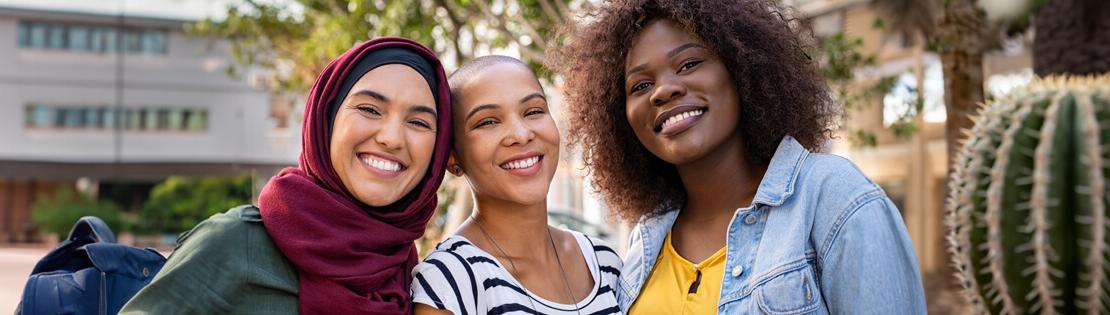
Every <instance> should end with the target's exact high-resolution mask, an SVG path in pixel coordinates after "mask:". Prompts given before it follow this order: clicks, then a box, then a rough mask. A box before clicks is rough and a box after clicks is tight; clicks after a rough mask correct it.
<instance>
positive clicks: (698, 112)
mask: <svg viewBox="0 0 1110 315" xmlns="http://www.w3.org/2000/svg"><path fill="white" fill-rule="evenodd" d="M704 113H705V111H704V110H700V109H697V110H692V111H688V112H684V113H681V114H678V115H674V116H671V118H667V120H666V121H664V122H663V128H667V127H669V126H670V125H673V124H675V123H677V122H680V121H683V120H685V119H687V118H691V117H697V116H701V114H704Z"/></svg>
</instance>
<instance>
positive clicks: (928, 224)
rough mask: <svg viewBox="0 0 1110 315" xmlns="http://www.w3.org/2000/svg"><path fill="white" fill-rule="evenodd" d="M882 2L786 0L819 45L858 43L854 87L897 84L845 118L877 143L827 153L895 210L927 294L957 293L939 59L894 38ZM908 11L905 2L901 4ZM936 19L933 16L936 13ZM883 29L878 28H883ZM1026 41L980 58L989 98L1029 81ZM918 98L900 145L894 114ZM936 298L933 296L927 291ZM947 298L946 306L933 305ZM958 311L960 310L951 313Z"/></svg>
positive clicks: (914, 41) (900, 36)
mask: <svg viewBox="0 0 1110 315" xmlns="http://www.w3.org/2000/svg"><path fill="white" fill-rule="evenodd" d="M880 1H885V0H793V1H788V2H792V4H793V5H794V6H795V7H796V8H798V9H799V11H801V13H803V14H804V15H805V16H807V21H806V23H807V25H808V26H810V27H811V28H812V29H813V32H814V35H816V36H817V37H818V38H827V37H829V36H832V35H834V34H836V33H843V34H845V35H847V36H849V37H853V38H860V39H862V40H863V46H862V48H861V51H862V52H863V53H866V54H871V55H874V56H875V58H876V61H877V64H876V65H875V66H874V67H870V68H869V69H864V70H862V71H859V72H858V73H857V74H856V77H857V81H858V82H860V83H861V84H868V83H870V82H874V81H875V80H877V79H878V78H880V77H882V76H892V77H894V78H895V79H896V82H895V85H894V88H893V89H892V91H890V92H889V93H888V94H886V95H884V96H882V97H878V98H874V99H870V100H869V101H868V102H870V103H869V104H865V105H863V106H861V107H859V108H855V109H851V110H848V114H849V115H848V118H847V120H846V121H847V123H846V124H847V127H849V128H859V129H864V130H867V131H870V132H872V133H874V135H875V136H876V138H875V140H876V145H875V146H871V147H866V146H857V145H852V144H851V143H849V141H847V139H850V138H851V136H850V135H848V134H846V133H845V134H841V135H840V136H839V137H838V139H836V141H835V143H834V144H833V145H832V151H833V153H834V154H838V155H841V156H844V157H847V158H849V159H851V160H852V161H853V162H854V163H855V164H856V165H858V166H859V167H860V169H861V170H862V171H863V172H864V173H865V174H867V176H868V177H870V178H871V179H872V180H874V181H875V182H876V183H878V184H879V185H880V186H882V187H883V189H884V190H885V191H886V193H887V195H888V196H890V198H891V199H892V200H893V201H894V203H895V204H896V205H897V206H898V208H899V210H901V212H902V215H903V218H904V220H905V223H906V227H907V229H908V230H909V234H910V237H911V238H912V239H913V245H914V248H915V249H916V251H917V256H918V263H919V265H920V268H921V271H922V274H923V275H924V276H925V282H926V288H927V291H930V289H929V288H930V286H931V285H932V284H931V283H933V282H936V281H938V280H939V282H940V283H941V284H939V285H937V286H941V287H940V288H938V289H937V290H940V291H944V290H948V291H949V292H951V290H952V289H954V288H956V287H957V286H956V285H955V284H950V283H948V282H946V281H944V280H951V278H952V277H951V272H950V270H946V268H949V266H950V258H949V256H948V253H947V252H946V246H947V243H946V241H945V236H946V235H947V232H948V231H947V227H945V226H944V216H945V213H946V210H945V202H944V200H945V198H946V195H945V194H946V193H947V172H948V169H947V167H948V163H946V162H947V161H946V160H947V158H948V157H947V147H946V141H945V126H944V122H945V119H946V114H945V108H944V78H943V71H942V66H941V61H940V57H939V56H938V55H936V54H935V53H932V52H929V51H927V50H926V45H927V43H926V42H925V40H923V39H922V38H920V36H917V35H915V34H913V33H910V32H906V33H903V32H898V31H893V30H890V29H888V28H885V27H881V26H880V25H891V24H892V23H891V19H892V18H891V17H887V16H883V13H881V12H883V11H881V10H878V9H877V8H876V6H875V4H877V3H878V2H880ZM907 3H908V2H907ZM938 13H939V12H938ZM884 21H885V23H884ZM1030 45H1031V39H1030V38H1029V37H1020V38H1014V39H1012V40H1010V41H1008V42H1004V43H1003V45H1002V47H1001V49H998V50H995V51H992V52H988V53H987V54H986V55H985V57H984V65H983V72H984V73H983V78H984V84H985V85H986V86H985V88H986V90H987V92H988V95H987V97H990V95H998V94H1001V93H1005V92H1006V91H1008V90H1009V89H1012V88H1013V87H1016V86H1020V85H1021V84H1024V83H1026V82H1028V81H1029V80H1030V79H1031V78H1032V53H1031V51H1030V49H1031V48H1030V47H1031V46H1030ZM918 93H922V96H923V101H924V104H923V113H922V115H920V116H919V118H918V119H917V120H916V121H914V122H913V123H914V125H915V126H916V128H917V132H915V133H913V134H912V135H911V136H908V137H899V136H897V135H895V133H894V132H893V131H892V129H891V128H890V126H891V124H892V123H894V121H895V119H896V118H897V117H898V114H899V113H903V112H905V111H907V110H908V111H913V109H912V106H913V103H914V101H915V100H916V97H917V96H918ZM933 292H936V291H933ZM933 292H927V293H928V295H929V296H928V298H929V300H930V310H931V311H937V312H939V313H948V312H960V311H959V310H958V309H954V308H947V307H946V306H943V305H938V304H947V303H961V302H962V299H960V298H958V297H954V296H937V295H938V294H937V293H933ZM948 297H952V299H951V300H952V301H947V302H946V301H937V300H940V299H946V298H948ZM954 307H957V308H958V307H961V306H954Z"/></svg>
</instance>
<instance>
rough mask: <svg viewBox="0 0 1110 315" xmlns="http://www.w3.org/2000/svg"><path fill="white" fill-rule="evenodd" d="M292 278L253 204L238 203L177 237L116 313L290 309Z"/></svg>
mask: <svg viewBox="0 0 1110 315" xmlns="http://www.w3.org/2000/svg"><path fill="white" fill-rule="evenodd" d="M297 279H298V278H297V270H296V268H294V267H293V264H292V263H291V262H289V259H287V258H285V256H284V255H282V254H281V252H280V251H279V250H278V249H277V247H276V246H275V245H274V241H273V240H272V239H270V235H269V234H267V233H266V228H265V227H263V226H262V215H261V214H260V213H259V212H258V208H257V207H254V206H250V205H245V206H239V207H236V208H232V209H231V210H228V211H227V212H224V213H220V214H216V215H213V216H212V217H211V218H208V219H207V220H204V222H201V223H200V224H197V226H196V227H194V228H193V229H192V230H191V231H189V232H186V233H184V234H182V235H181V236H180V237H178V239H177V248H176V249H175V250H174V251H173V254H172V255H170V258H169V260H168V261H166V265H165V266H164V267H162V270H161V271H159V272H158V274H157V275H155V276H154V280H152V281H151V282H150V285H148V286H146V287H144V288H143V289H142V290H140V291H139V292H138V293H137V294H135V297H133V298H131V301H129V302H127V305H124V307H123V309H122V310H121V311H120V314H296V313H297V292H298V288H299V286H298V280H297Z"/></svg>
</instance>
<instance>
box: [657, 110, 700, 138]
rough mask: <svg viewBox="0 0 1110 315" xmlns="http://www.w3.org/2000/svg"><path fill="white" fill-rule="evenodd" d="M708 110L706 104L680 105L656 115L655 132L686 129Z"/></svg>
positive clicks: (667, 133) (674, 131) (677, 131)
mask: <svg viewBox="0 0 1110 315" xmlns="http://www.w3.org/2000/svg"><path fill="white" fill-rule="evenodd" d="M705 112H706V107H705V106H697V105H679V106H675V107H674V108H671V109H669V110H667V111H664V112H663V113H660V114H659V116H657V117H655V125H654V127H655V129H654V130H655V132H656V133H662V134H664V135H673V134H678V133H679V132H682V131H685V130H686V129H688V128H689V127H690V126H692V125H693V123H694V122H695V121H696V120H697V119H699V118H700V117H701V116H702V115H703V114H705Z"/></svg>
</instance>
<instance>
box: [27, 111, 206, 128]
mask: <svg viewBox="0 0 1110 315" xmlns="http://www.w3.org/2000/svg"><path fill="white" fill-rule="evenodd" d="M23 121H24V125H25V126H26V128H28V129H80V130H111V129H115V128H117V127H118V128H120V129H122V130H129V131H144V132H190V133H198V132H206V131H208V110H206V109H203V108H191V107H141V108H122V109H117V108H115V107H111V106H104V105H99V106H97V105H65V106H53V105H42V104H28V105H26V106H24V113H23ZM117 122H118V123H117Z"/></svg>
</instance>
